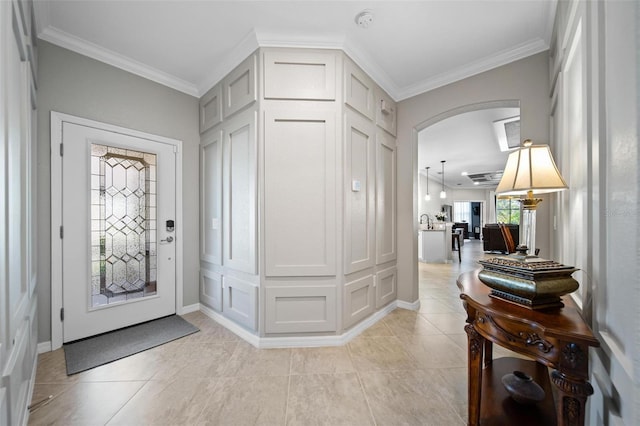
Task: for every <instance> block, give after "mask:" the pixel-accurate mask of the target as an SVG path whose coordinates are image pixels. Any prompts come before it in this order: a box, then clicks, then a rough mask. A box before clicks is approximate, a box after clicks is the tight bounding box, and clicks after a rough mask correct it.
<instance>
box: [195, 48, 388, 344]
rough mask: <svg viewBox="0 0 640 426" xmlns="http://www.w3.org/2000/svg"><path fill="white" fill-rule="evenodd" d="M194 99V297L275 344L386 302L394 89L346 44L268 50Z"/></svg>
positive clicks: (332, 329)
mask: <svg viewBox="0 0 640 426" xmlns="http://www.w3.org/2000/svg"><path fill="white" fill-rule="evenodd" d="M254 81H255V82H256V83H255V86H254V85H253V82H254ZM242 88H244V89H247V90H246V91H243V90H241V89H242ZM256 100H257V102H254V101H256ZM219 102H220V103H221V105H222V109H223V113H222V115H221V114H220V112H219V109H218V103H219ZM200 103H201V107H200V114H201V120H200V123H201V130H202V139H201V179H202V180H203V182H202V188H203V189H202V194H201V211H202V220H201V228H202V230H201V238H202V241H201V267H202V271H201V291H200V301H201V303H203V304H204V305H206V306H208V307H210V308H211V309H213V310H214V311H217V312H219V313H221V314H222V315H223V316H225V317H226V318H228V319H231V320H233V321H235V322H236V323H237V324H239V325H241V326H243V327H244V328H246V329H248V330H251V331H252V332H255V333H256V334H257V335H258V336H259V337H260V338H261V339H269V338H271V337H273V338H276V339H277V338H278V337H281V336H284V335H286V336H291V335H295V336H299V337H301V338H302V336H305V335H306V336H318V333H321V334H325V335H326V334H329V335H336V334H342V333H344V332H345V330H346V329H347V328H349V327H352V326H354V325H356V324H358V323H359V322H360V321H362V320H364V319H365V318H367V317H369V316H370V315H372V314H373V313H375V312H376V310H377V309H379V308H382V307H384V306H385V305H388V304H389V303H391V302H393V301H394V300H395V299H396V294H397V285H396V280H395V259H396V223H395V222H396V200H395V197H396V195H395V194H396V188H395V173H396V163H395V162H396V156H395V146H396V142H395V137H394V134H395V104H394V102H393V101H392V100H391V98H389V97H388V96H387V95H386V94H385V93H384V92H383V91H381V90H380V89H379V88H378V87H377V86H376V85H375V84H374V83H373V81H372V80H371V79H370V78H369V77H368V76H367V75H366V74H365V73H364V72H363V71H362V70H361V69H360V68H359V67H357V66H356V65H355V64H354V63H353V62H352V61H351V60H350V59H349V58H348V57H347V56H346V55H344V53H342V52H341V51H336V50H314V49H288V48H263V49H260V51H259V52H258V53H257V54H254V55H252V56H251V57H250V58H248V59H247V60H245V61H243V62H242V63H241V64H240V65H239V66H238V67H237V68H236V70H234V71H233V72H232V73H231V74H230V75H229V76H227V77H225V78H224V79H223V80H222V82H221V83H219V84H218V85H216V86H215V87H214V88H212V89H211V90H210V91H209V92H208V93H207V94H205V95H204V96H203V98H202V99H201V101H200ZM219 223H222V226H221V227H219V226H218V224H219ZM301 342H302V341H301Z"/></svg>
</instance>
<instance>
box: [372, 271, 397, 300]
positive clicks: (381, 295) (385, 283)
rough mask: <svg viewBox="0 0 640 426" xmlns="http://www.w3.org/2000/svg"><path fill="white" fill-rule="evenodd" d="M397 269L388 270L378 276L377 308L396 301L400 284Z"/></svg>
mask: <svg viewBox="0 0 640 426" xmlns="http://www.w3.org/2000/svg"><path fill="white" fill-rule="evenodd" d="M396 276H397V274H396V268H395V267H394V268H388V269H384V270H382V271H379V272H378V273H377V274H376V308H381V307H383V306H384V305H386V304H388V303H389V302H391V301H393V300H396V298H397V294H398V283H397V278H396Z"/></svg>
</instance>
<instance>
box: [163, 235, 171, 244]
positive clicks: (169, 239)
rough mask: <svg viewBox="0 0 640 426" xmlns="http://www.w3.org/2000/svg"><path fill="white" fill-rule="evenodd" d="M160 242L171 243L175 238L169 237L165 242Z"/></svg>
mask: <svg viewBox="0 0 640 426" xmlns="http://www.w3.org/2000/svg"><path fill="white" fill-rule="evenodd" d="M160 242H161V243H171V242H173V237H172V236H168V237H167V238H165V239H164V240H160Z"/></svg>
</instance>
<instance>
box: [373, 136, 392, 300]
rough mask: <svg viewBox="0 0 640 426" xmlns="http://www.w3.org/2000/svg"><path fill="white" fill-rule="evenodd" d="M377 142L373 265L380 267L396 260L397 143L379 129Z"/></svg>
mask: <svg viewBox="0 0 640 426" xmlns="http://www.w3.org/2000/svg"><path fill="white" fill-rule="evenodd" d="M376 143H377V152H376V178H377V182H376V227H377V232H376V263H377V264H378V265H380V264H383V263H387V262H393V261H394V260H396V226H395V224H396V140H395V138H393V137H392V136H391V135H390V134H389V133H387V132H385V131H383V130H380V129H378V130H377V131H376ZM394 295H395V291H394Z"/></svg>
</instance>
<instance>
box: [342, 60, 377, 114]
mask: <svg viewBox="0 0 640 426" xmlns="http://www.w3.org/2000/svg"><path fill="white" fill-rule="evenodd" d="M344 79H345V80H344V102H345V103H346V104H347V105H349V106H350V107H352V108H353V109H355V110H356V111H358V112H359V113H361V114H363V115H364V116H365V117H367V118H369V119H373V118H374V114H375V111H374V89H373V87H374V84H373V81H372V80H371V79H370V78H369V77H368V76H367V75H366V74H365V73H364V72H363V71H362V70H361V69H360V68H358V66H356V65H355V64H354V63H353V62H352V61H351V60H349V59H345V64H344Z"/></svg>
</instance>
